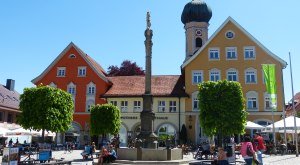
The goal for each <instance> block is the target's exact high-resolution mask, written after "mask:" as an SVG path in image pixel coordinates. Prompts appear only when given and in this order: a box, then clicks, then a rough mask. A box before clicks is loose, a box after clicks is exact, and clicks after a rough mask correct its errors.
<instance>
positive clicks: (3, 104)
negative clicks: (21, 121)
mask: <svg viewBox="0 0 300 165" xmlns="http://www.w3.org/2000/svg"><path fill="white" fill-rule="evenodd" d="M19 103H20V94H19V93H18V92H17V91H10V90H9V89H7V88H6V87H5V86H4V85H1V84H0V109H6V110H19Z"/></svg>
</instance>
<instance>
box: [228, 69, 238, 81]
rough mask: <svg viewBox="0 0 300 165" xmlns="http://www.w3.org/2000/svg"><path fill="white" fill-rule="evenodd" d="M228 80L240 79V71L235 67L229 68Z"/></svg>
mask: <svg viewBox="0 0 300 165" xmlns="http://www.w3.org/2000/svg"><path fill="white" fill-rule="evenodd" d="M227 80H228V81H238V71H237V70H236V69H234V68H230V69H228V70H227Z"/></svg>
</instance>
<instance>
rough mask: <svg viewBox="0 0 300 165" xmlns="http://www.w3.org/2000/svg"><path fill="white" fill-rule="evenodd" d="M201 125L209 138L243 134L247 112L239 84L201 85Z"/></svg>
mask: <svg viewBox="0 0 300 165" xmlns="http://www.w3.org/2000/svg"><path fill="white" fill-rule="evenodd" d="M198 87H199V94H198V99H199V108H200V114H199V117H200V125H201V127H202V128H203V131H204V133H205V134H206V135H208V136H210V137H211V136H213V135H221V137H222V135H225V136H230V135H233V134H243V133H244V131H245V123H246V117H247V112H246V111H245V101H244V97H243V92H242V88H241V85H240V83H239V82H233V81H227V80H224V81H218V82H212V81H208V82H203V83H201V84H199V86H198Z"/></svg>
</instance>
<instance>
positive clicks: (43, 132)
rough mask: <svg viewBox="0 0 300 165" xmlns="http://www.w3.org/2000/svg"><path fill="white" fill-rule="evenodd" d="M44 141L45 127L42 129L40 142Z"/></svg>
mask: <svg viewBox="0 0 300 165" xmlns="http://www.w3.org/2000/svg"><path fill="white" fill-rule="evenodd" d="M44 142H45V129H44V128H43V129H42V143H44Z"/></svg>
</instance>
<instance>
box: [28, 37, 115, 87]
mask: <svg viewBox="0 0 300 165" xmlns="http://www.w3.org/2000/svg"><path fill="white" fill-rule="evenodd" d="M72 47H73V48H75V50H76V51H77V52H78V53H79V55H80V56H81V57H82V58H83V59H84V60H85V61H86V62H87V64H88V65H89V66H90V67H91V68H92V69H93V71H94V72H95V73H96V74H97V75H98V76H99V77H100V78H101V79H102V80H104V81H105V82H109V81H108V79H107V78H106V75H107V74H106V72H105V70H104V69H103V68H102V67H101V65H100V64H98V63H97V62H96V61H95V60H94V59H92V58H91V57H90V56H88V55H87V54H86V53H84V52H83V51H82V50H81V49H80V48H79V47H78V46H76V45H75V44H74V43H73V42H71V43H70V44H69V45H68V46H67V47H66V48H65V49H64V50H63V51H62V52H61V53H60V54H59V55H58V56H57V57H56V58H55V60H54V61H52V63H51V64H50V65H49V66H48V67H47V68H46V69H45V70H44V71H43V72H42V73H41V74H40V75H39V76H38V77H36V78H35V79H33V80H32V81H31V82H32V83H34V84H35V83H36V82H38V81H39V80H41V79H42V78H43V77H44V76H45V75H46V74H47V73H48V72H49V71H50V70H51V69H52V68H53V66H54V65H55V64H56V63H57V62H58V61H59V60H60V59H61V58H62V57H63V56H64V55H65V54H66V52H67V51H69V50H70V49H71V48H72Z"/></svg>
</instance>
